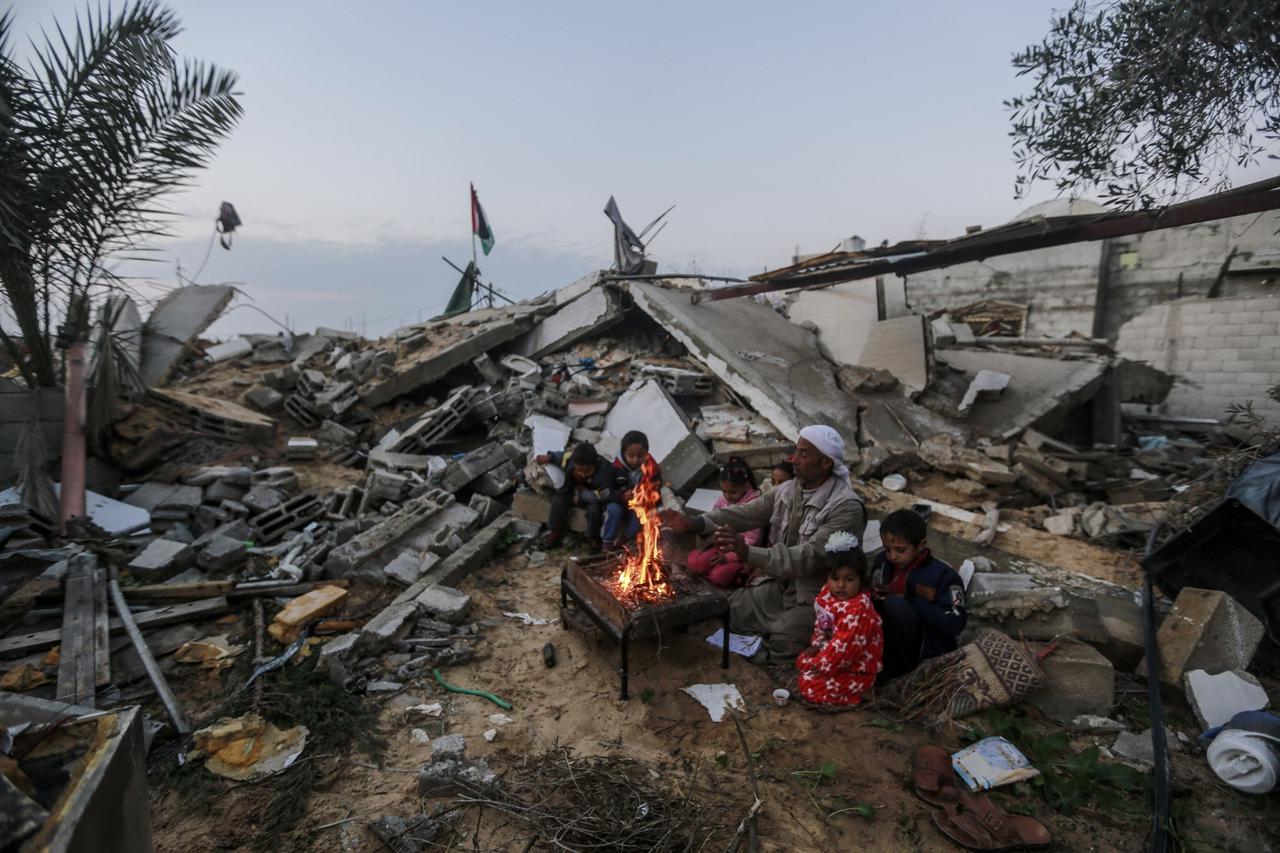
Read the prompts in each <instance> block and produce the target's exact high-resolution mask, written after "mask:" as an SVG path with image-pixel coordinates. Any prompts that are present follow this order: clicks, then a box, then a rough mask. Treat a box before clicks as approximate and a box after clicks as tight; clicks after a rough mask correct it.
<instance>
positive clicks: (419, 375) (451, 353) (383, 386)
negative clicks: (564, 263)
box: [360, 313, 534, 406]
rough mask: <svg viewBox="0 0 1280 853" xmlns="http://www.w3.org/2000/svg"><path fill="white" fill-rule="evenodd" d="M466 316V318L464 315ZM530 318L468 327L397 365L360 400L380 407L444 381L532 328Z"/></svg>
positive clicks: (494, 320)
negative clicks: (451, 340) (443, 343)
mask: <svg viewBox="0 0 1280 853" xmlns="http://www.w3.org/2000/svg"><path fill="white" fill-rule="evenodd" d="M464 316H465V315H464ZM533 322H534V318H533V316H532V315H531V314H527V313H520V314H510V315H507V314H499V315H497V316H495V317H493V318H492V319H490V320H487V321H485V322H481V323H478V324H477V325H475V326H471V327H468V329H467V333H466V334H465V335H464V336H461V337H459V339H458V340H456V341H455V342H454V343H451V344H449V345H447V346H445V347H443V348H440V349H434V348H431V347H428V348H425V349H423V350H421V351H419V352H417V353H414V355H413V356H412V357H410V358H408V359H403V360H402V361H401V362H397V364H396V366H395V372H394V373H393V374H392V375H391V376H389V377H387V378H386V379H384V380H382V381H380V382H374V383H373V384H371V385H369V386H367V387H366V388H365V389H364V390H363V391H362V392H361V394H360V399H361V400H363V401H364V403H365V404H366V405H368V406H380V405H382V404H383V403H386V402H388V401H389V400H394V399H395V398H396V397H399V396H401V395H402V394H408V393H409V392H410V391H413V390H415V389H418V388H421V387H422V386H423V385H426V384H428V383H431V382H435V381H436V380H438V379H441V378H443V377H444V376H445V375H446V374H448V373H449V372H450V371H452V370H454V369H455V368H458V367H461V366H463V365H464V364H469V363H470V362H471V360H472V359H473V358H475V357H476V356H478V355H480V354H481V353H484V352H488V351H489V350H491V349H493V348H495V347H497V346H500V345H502V344H505V343H507V342H508V341H511V340H513V339H515V338H517V337H519V336H520V335H522V334H524V333H525V332H527V331H528V330H529V329H530V327H532V325H533Z"/></svg>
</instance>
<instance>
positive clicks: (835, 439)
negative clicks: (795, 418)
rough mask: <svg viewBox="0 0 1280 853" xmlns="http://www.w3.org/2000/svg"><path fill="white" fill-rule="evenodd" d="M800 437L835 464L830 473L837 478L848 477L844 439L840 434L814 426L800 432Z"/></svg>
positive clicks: (819, 425) (826, 428)
mask: <svg viewBox="0 0 1280 853" xmlns="http://www.w3.org/2000/svg"><path fill="white" fill-rule="evenodd" d="M800 437H801V438H803V439H804V440H805V441H807V442H809V443H810V444H812V445H813V446H814V447H816V448H818V452H819V453H821V454H822V455H823V456H825V457H827V458H828V459H830V460H831V461H832V462H834V463H835V467H833V468H832V469H831V473H833V474H835V475H836V476H837V477H844V478H846V479H847V478H848V477H849V468H848V466H847V465H845V464H844V439H843V438H841V437H840V433H838V432H836V431H835V430H834V429H832V428H831V427H829V426H823V425H821V424H814V425H812V426H807V427H805V428H804V429H802V430H800Z"/></svg>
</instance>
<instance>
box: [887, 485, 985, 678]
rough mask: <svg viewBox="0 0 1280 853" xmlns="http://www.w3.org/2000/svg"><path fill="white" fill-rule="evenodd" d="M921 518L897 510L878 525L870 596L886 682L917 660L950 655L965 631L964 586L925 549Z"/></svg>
mask: <svg viewBox="0 0 1280 853" xmlns="http://www.w3.org/2000/svg"><path fill="white" fill-rule="evenodd" d="M928 532H929V528H928V526H927V525H926V524H925V522H924V519H923V518H921V517H920V516H919V515H917V514H916V513H914V512H912V511H911V510H909V509H900V510H897V511H896V512H891V513H889V514H888V515H887V516H885V519H884V521H882V522H880V541H881V542H882V543H883V544H884V551H883V552H881V554H880V555H879V556H878V557H876V561H875V565H874V566H873V567H872V570H871V597H872V600H873V601H874V602H875V605H876V612H878V613H879V614H880V619H881V621H882V622H883V623H884V639H885V654H884V670H883V672H882V673H881V680H883V681H888V680H889V679H892V678H896V677H898V676H899V675H902V674H904V673H907V672H910V671H911V670H913V669H915V668H916V667H917V666H919V665H920V662H921V661H924V660H926V659H928V658H932V657H937V656H938V655H942V654H946V653H947V652H952V651H955V649H956V637H957V636H959V634H960V632H961V631H963V630H964V626H965V623H966V622H967V621H968V619H969V617H968V613H967V612H966V611H965V606H964V582H963V581H961V580H960V575H959V574H957V573H956V570H955V569H953V568H951V566H949V565H947V564H946V563H944V562H942V561H941V560H939V559H937V558H936V557H934V556H933V555H932V554H931V553H930V552H929V549H928V547H927V543H926V539H925V537H926V535H927V534H928Z"/></svg>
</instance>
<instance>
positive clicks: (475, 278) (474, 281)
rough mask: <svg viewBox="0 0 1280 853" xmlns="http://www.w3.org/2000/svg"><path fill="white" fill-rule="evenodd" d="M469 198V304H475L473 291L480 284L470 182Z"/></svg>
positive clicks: (473, 190) (473, 199)
mask: <svg viewBox="0 0 1280 853" xmlns="http://www.w3.org/2000/svg"><path fill="white" fill-rule="evenodd" d="M469 186H470V187H471V198H469V199H468V200H467V201H468V202H469V203H470V204H471V269H472V273H471V293H472V296H471V304H472V305H473V306H474V305H475V291H476V288H477V287H478V286H479V285H480V262H479V261H477V260H476V185H475V184H470V185H469Z"/></svg>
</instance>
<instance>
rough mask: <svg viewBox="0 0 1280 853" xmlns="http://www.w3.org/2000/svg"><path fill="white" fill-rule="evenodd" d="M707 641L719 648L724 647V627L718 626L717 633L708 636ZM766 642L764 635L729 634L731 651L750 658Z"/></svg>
mask: <svg viewBox="0 0 1280 853" xmlns="http://www.w3.org/2000/svg"><path fill="white" fill-rule="evenodd" d="M707 642H708V643H710V644H711V645H713V646H715V647H716V648H717V649H723V648H724V629H723V628H717V629H716V630H715V633H714V634H712V635H711V636H710V637H707ZM762 642H764V639H763V638H762V637H751V636H748V635H746V634H732V633H731V634H729V651H731V652H733V653H734V654H735V655H742V656H743V657H744V658H749V657H751V656H752V655H754V654H755V653H756V652H757V651H759V649H760V644H761V643H762Z"/></svg>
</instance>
